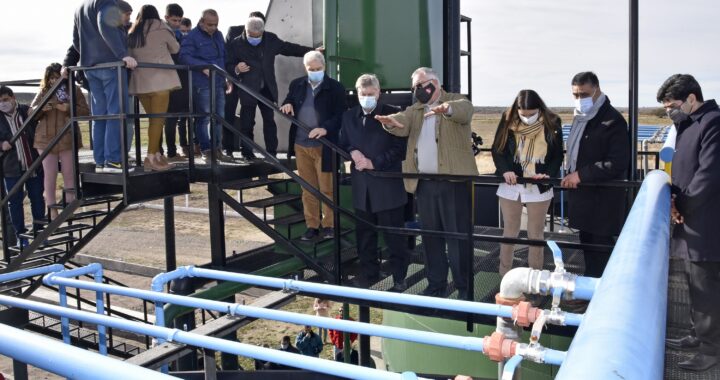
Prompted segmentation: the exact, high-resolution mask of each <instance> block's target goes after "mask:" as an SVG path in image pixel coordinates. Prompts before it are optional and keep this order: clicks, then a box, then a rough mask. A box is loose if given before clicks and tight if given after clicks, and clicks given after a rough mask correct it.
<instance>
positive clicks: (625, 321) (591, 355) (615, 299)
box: [556, 170, 670, 380]
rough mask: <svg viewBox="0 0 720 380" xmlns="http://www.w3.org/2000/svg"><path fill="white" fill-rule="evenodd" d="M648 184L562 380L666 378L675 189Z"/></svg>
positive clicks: (655, 174) (659, 178) (663, 179)
mask: <svg viewBox="0 0 720 380" xmlns="http://www.w3.org/2000/svg"><path fill="white" fill-rule="evenodd" d="M669 180H670V178H669V176H668V175H667V173H665V172H662V171H660V170H654V171H652V172H650V174H649V175H648V176H647V177H646V178H645V181H643V185H642V187H641V188H640V193H639V194H638V196H637V198H636V199H635V204H634V205H633V207H632V210H631V211H630V215H629V216H628V218H627V221H626V222H625V226H624V227H623V230H622V233H621V234H620V238H619V239H618V242H617V244H616V245H615V249H614V250H613V253H612V255H611V257H610V261H609V262H608V265H607V267H606V268H605V273H604V274H603V277H602V281H600V284H599V285H598V288H597V291H596V292H595V295H594V296H593V299H592V301H591V302H590V305H589V307H588V310H587V313H586V314H585V318H584V321H583V323H582V325H580V328H579V329H578V332H577V334H576V335H575V338H574V339H573V341H572V344H571V345H570V349H569V350H568V353H567V358H566V360H565V362H564V364H563V365H562V366H561V367H560V371H559V372H558V375H557V377H556V379H557V380H568V379H583V380H600V379H602V380H605V379H633V380H646V379H647V380H655V379H662V378H663V368H664V362H665V344H664V343H665V327H666V326H665V319H666V313H667V286H668V266H669V263H668V260H669V250H670V249H669V245H670V228H669V227H670V185H669Z"/></svg>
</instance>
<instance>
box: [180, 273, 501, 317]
mask: <svg viewBox="0 0 720 380" xmlns="http://www.w3.org/2000/svg"><path fill="white" fill-rule="evenodd" d="M179 270H180V269H179V268H178V269H177V271H179ZM182 270H183V271H184V272H186V273H188V274H189V275H191V276H194V277H201V278H208V279H213V280H219V281H230V282H238V283H242V284H248V285H254V286H260V287H266V288H275V289H286V290H292V291H298V292H310V293H318V294H327V295H332V296H337V297H348V298H357V299H362V300H367V301H376V302H384V303H393V304H397V305H406V306H418V307H425V308H429V309H440V310H449V311H459V312H465V313H472V314H483V315H491V316H496V317H503V318H512V307H510V306H505V305H497V304H491V303H484V302H471V301H461V300H452V299H446V298H436V297H426V296H418V295H412V294H398V293H391V292H381V291H378V290H369V289H358V288H349V287H344V286H337V285H327V284H317V283H314V282H306V281H297V280H286V279H280V278H272V277H263V276H255V275H251V274H243V273H230V272H222V271H217V270H212V269H204V268H196V267H193V266H188V267H185V268H183V269H182ZM173 272H175V271H173ZM173 272H168V274H171V273H173ZM174 278H177V277H174V276H173V279H174Z"/></svg>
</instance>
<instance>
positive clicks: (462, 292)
mask: <svg viewBox="0 0 720 380" xmlns="http://www.w3.org/2000/svg"><path fill="white" fill-rule="evenodd" d="M467 298H468V291H467V289H458V296H457V299H458V300H460V301H467V300H468V299H467Z"/></svg>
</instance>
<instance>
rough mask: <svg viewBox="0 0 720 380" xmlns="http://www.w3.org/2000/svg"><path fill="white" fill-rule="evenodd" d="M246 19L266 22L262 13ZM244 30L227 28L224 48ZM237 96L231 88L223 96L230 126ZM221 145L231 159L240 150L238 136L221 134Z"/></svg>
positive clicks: (253, 13) (251, 15)
mask: <svg viewBox="0 0 720 380" xmlns="http://www.w3.org/2000/svg"><path fill="white" fill-rule="evenodd" d="M248 17H257V18H260V19H262V20H263V22H266V20H265V15H264V14H263V13H262V12H258V11H254V12H250V15H249V16H248ZM244 30H245V25H233V26H231V27H229V28H228V30H227V33H225V48H226V49H227V48H229V47H230V43H231V42H232V40H234V39H236V38H238V37H240V35H242V33H243V31H244ZM226 56H229V54H226ZM239 94H240V90H239V89H238V88H233V90H232V91H230V92H229V93H226V94H225V120H227V122H228V123H230V124H232V125H235V119H236V118H237V116H236V114H235V113H236V111H237V107H238V101H239V100H240V95H239ZM251 125H252V127H251V129H254V128H255V119H253V120H252V123H251ZM222 143H223V149H225V152H226V154H227V155H228V156H231V157H232V155H233V152H234V151H236V150H238V149H239V148H240V142H239V139H238V136H236V135H235V133H232V132H228V133H225V134H223V141H222Z"/></svg>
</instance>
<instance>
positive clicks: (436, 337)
mask: <svg viewBox="0 0 720 380" xmlns="http://www.w3.org/2000/svg"><path fill="white" fill-rule="evenodd" d="M44 281H45V283H46V284H47V285H62V286H69V287H75V288H78V289H85V290H94V291H102V292H104V293H109V294H117V295H123V296H127V297H135V298H140V299H144V300H148V301H153V302H162V303H169V304H174V305H181V306H187V307H192V308H199V309H205V310H211V311H217V312H220V313H228V314H232V315H245V316H248V317H251V318H259V319H269V320H274V321H280V322H286V323H293V324H296V325H308V326H317V327H323V328H327V329H333V330H339V331H347V332H354V333H358V334H362V335H370V336H378V337H382V338H388V339H398V340H404V341H409V342H415V343H422V344H428V345H433V346H441V347H449V348H456V349H460V350H468V351H476V352H482V350H483V340H482V338H475V337H459V336H456V335H448V334H441V333H436V332H430V331H419V330H412V329H404V328H400V327H392V326H383V325H373V324H369V323H361V322H356V321H348V320H343V319H335V318H325V317H318V316H314V315H307V314H298V313H291V312H288V311H283V310H273V309H265V308H260V307H254V306H248V305H240V304H234V303H229V302H221V301H213V300H205V299H200V298H194V297H188V296H180V295H176V294H167V293H161V292H155V291H149V290H140V289H132V288H125V287H120V286H115V285H106V284H97V283H92V282H87V281H79V280H75V279H69V278H61V277H57V276H54V275H52V274H50V275H48V276H46V277H45V278H44ZM156 319H157V318H156ZM161 339H162V337H161Z"/></svg>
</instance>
